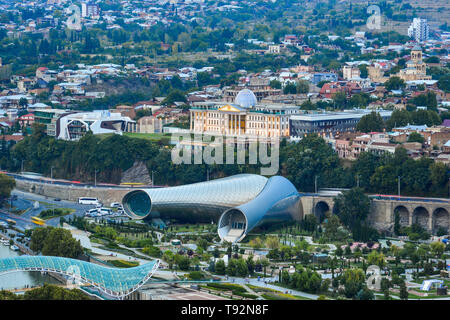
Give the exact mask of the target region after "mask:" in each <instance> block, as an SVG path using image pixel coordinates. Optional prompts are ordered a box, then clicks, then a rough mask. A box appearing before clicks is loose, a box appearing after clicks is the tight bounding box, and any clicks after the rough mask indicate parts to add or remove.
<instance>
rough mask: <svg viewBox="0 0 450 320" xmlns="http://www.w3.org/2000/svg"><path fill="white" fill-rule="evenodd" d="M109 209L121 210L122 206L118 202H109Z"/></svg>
mask: <svg viewBox="0 0 450 320" xmlns="http://www.w3.org/2000/svg"><path fill="white" fill-rule="evenodd" d="M110 207H111V208H117V209H120V208H122V204H120V203H119V202H111V205H110Z"/></svg>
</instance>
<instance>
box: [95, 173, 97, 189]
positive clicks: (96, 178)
mask: <svg viewBox="0 0 450 320" xmlns="http://www.w3.org/2000/svg"><path fill="white" fill-rule="evenodd" d="M96 186H97V170H95V171H94V187H96Z"/></svg>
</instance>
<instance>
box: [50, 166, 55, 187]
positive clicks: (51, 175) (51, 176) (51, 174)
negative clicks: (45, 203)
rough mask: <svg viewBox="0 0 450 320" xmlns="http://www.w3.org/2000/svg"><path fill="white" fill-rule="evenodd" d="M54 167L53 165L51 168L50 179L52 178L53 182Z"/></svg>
mask: <svg viewBox="0 0 450 320" xmlns="http://www.w3.org/2000/svg"><path fill="white" fill-rule="evenodd" d="M53 168H54V167H51V168H50V180H51V183H52V184H53Z"/></svg>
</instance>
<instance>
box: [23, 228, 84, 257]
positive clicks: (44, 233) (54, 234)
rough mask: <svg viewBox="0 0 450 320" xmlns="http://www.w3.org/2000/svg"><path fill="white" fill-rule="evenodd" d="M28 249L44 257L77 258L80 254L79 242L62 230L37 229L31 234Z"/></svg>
mask: <svg viewBox="0 0 450 320" xmlns="http://www.w3.org/2000/svg"><path fill="white" fill-rule="evenodd" d="M30 249H31V250H33V251H36V252H41V253H42V255H44V256H58V257H67V258H77V257H78V256H79V255H80V254H81V253H82V252H83V248H82V247H81V244H80V241H79V240H76V239H74V238H73V237H72V234H71V233H70V231H69V230H66V229H62V228H54V227H47V228H37V229H34V230H33V233H32V234H31V242H30Z"/></svg>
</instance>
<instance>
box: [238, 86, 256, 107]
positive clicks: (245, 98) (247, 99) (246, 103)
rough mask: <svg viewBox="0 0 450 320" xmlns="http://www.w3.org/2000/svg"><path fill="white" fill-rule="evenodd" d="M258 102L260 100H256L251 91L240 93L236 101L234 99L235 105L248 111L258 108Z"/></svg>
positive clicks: (246, 90) (245, 90)
mask: <svg viewBox="0 0 450 320" xmlns="http://www.w3.org/2000/svg"><path fill="white" fill-rule="evenodd" d="M257 102H258V100H257V99H256V96H255V94H254V93H253V91H251V90H249V89H243V90H241V91H239V93H238V94H237V96H236V99H234V103H235V104H237V105H238V106H240V107H242V108H246V109H248V108H251V107H254V106H256V103H257Z"/></svg>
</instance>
